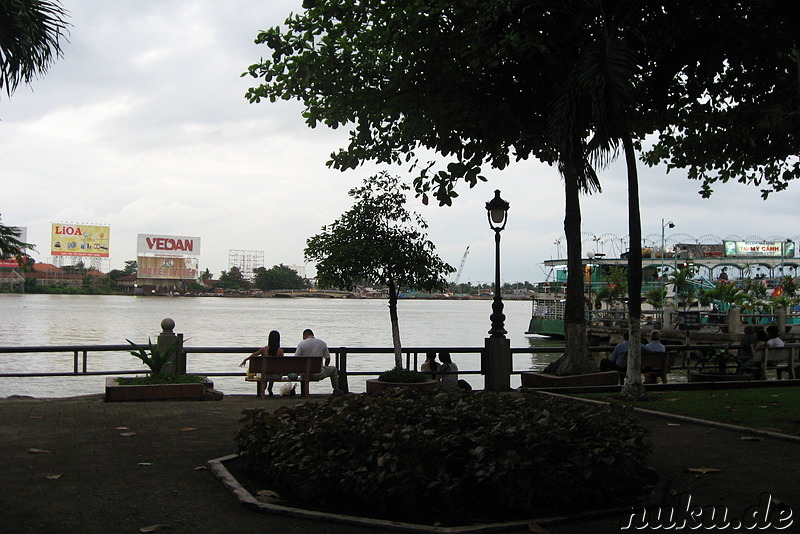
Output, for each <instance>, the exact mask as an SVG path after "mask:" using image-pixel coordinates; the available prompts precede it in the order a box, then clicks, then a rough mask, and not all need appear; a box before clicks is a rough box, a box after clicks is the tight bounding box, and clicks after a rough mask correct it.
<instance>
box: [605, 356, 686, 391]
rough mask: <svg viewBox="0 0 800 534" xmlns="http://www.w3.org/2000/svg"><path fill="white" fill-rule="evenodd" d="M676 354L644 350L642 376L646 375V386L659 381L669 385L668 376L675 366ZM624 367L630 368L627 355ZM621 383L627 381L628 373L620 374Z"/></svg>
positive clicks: (621, 372) (624, 359)
mask: <svg viewBox="0 0 800 534" xmlns="http://www.w3.org/2000/svg"><path fill="white" fill-rule="evenodd" d="M676 356H677V354H676V353H675V352H669V351H667V352H650V351H649V350H642V374H643V375H644V383H645V384H657V383H658V379H659V378H660V379H661V382H662V383H664V384H666V383H667V374H668V373H669V370H670V369H671V368H672V366H673V365H675V357H676ZM623 366H624V367H627V366H628V355H627V354H625V357H624V358H623ZM619 375H620V376H619V380H620V383H622V382H624V381H625V375H626V371H620V373H619Z"/></svg>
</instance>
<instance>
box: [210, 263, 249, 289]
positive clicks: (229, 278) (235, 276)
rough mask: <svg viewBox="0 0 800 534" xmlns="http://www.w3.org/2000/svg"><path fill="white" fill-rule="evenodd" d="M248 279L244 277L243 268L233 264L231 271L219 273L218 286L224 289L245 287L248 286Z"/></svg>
mask: <svg viewBox="0 0 800 534" xmlns="http://www.w3.org/2000/svg"><path fill="white" fill-rule="evenodd" d="M248 285H249V284H248V282H247V280H245V279H244V276H243V275H242V271H241V269H239V268H238V267H237V266H235V265H234V266H233V267H231V268H230V270H229V271H222V272H221V273H220V275H219V281H218V282H217V287H220V288H222V289H244V288H246V287H247V286H248Z"/></svg>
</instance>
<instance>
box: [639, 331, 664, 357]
mask: <svg viewBox="0 0 800 534" xmlns="http://www.w3.org/2000/svg"><path fill="white" fill-rule="evenodd" d="M642 350H643V351H647V352H667V347H665V346H664V344H663V343H661V332H659V331H658V330H653V331H652V332H650V343H648V344H647V345H645V346H644V347H642Z"/></svg>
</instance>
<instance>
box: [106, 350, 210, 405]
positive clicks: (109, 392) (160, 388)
mask: <svg viewBox="0 0 800 534" xmlns="http://www.w3.org/2000/svg"><path fill="white" fill-rule="evenodd" d="M126 341H127V342H128V343H130V345H131V347H133V349H134V350H132V351H130V353H131V355H133V356H135V357H136V358H139V359H140V360H141V361H142V363H144V364H145V365H146V366H147V367H148V368H149V369H150V372H149V373H147V375H146V376H136V377H117V378H113V377H109V378H107V379H106V401H109V402H113V401H131V400H174V399H195V400H202V399H204V398H209V399H216V400H219V399H221V398H222V394H221V393H219V392H217V391H215V390H214V389H213V387H214V384H213V382H211V381H210V380H208V379H207V378H206V377H204V376H197V375H187V374H179V373H174V372H169V371H170V370H172V368H171V367H170V365H171V364H172V363H174V355H175V354H176V352H177V349H178V345H179V343H180V342H179V340H178V339H176V341H175V343H173V344H171V345H169V346H167V347H166V348H165V349H162V348H161V347H159V346H158V345H157V344H156V345H153V342H152V341H151V340H150V339H149V338H148V339H147V348H146V349H145V348H142V347H141V346H139V345H137V344H136V343H134V342H133V341H131V340H130V339H126Z"/></svg>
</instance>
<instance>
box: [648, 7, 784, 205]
mask: <svg viewBox="0 0 800 534" xmlns="http://www.w3.org/2000/svg"><path fill="white" fill-rule="evenodd" d="M690 12H691V13H692V15H693V17H694V19H695V23H696V26H697V27H698V28H699V29H700V31H697V32H695V33H694V34H692V35H689V36H687V38H686V39H684V40H683V46H682V48H691V49H695V50H698V51H700V53H696V54H695V56H696V57H695V61H692V62H685V67H684V68H683V69H682V71H681V73H680V76H678V77H677V78H676V82H677V83H676V84H674V85H673V86H672V90H670V91H667V96H668V102H667V106H665V108H664V109H663V116H662V119H663V122H664V124H665V125H667V126H666V127H665V128H662V130H661V132H660V134H659V137H658V140H657V142H656V144H655V145H654V146H653V147H652V148H651V149H650V150H649V151H648V152H647V153H646V154H645V161H646V162H647V163H648V164H649V165H656V164H658V163H661V162H665V163H666V164H667V168H668V169H686V170H687V173H688V176H689V178H690V179H695V180H699V181H700V182H701V188H700V194H701V195H702V196H704V197H708V196H710V195H711V194H712V193H713V190H712V188H711V186H712V185H713V184H715V183H725V182H728V181H731V180H734V181H738V182H740V183H744V184H751V185H755V186H761V187H762V189H761V195H762V197H763V198H764V199H766V198H767V197H768V196H769V194H770V193H771V192H775V191H781V190H783V189H785V188H786V187H787V185H788V182H789V181H790V180H794V179H797V178H798V177H800V158H798V146H800V43H799V42H798V38H797V28H798V26H800V4H798V3H796V2H766V1H765V2H745V1H737V2H718V3H711V2H708V3H697V4H696V5H693V6H691V10H690ZM732 124H735V125H736V127H735V128H732V127H731V125H732Z"/></svg>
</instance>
